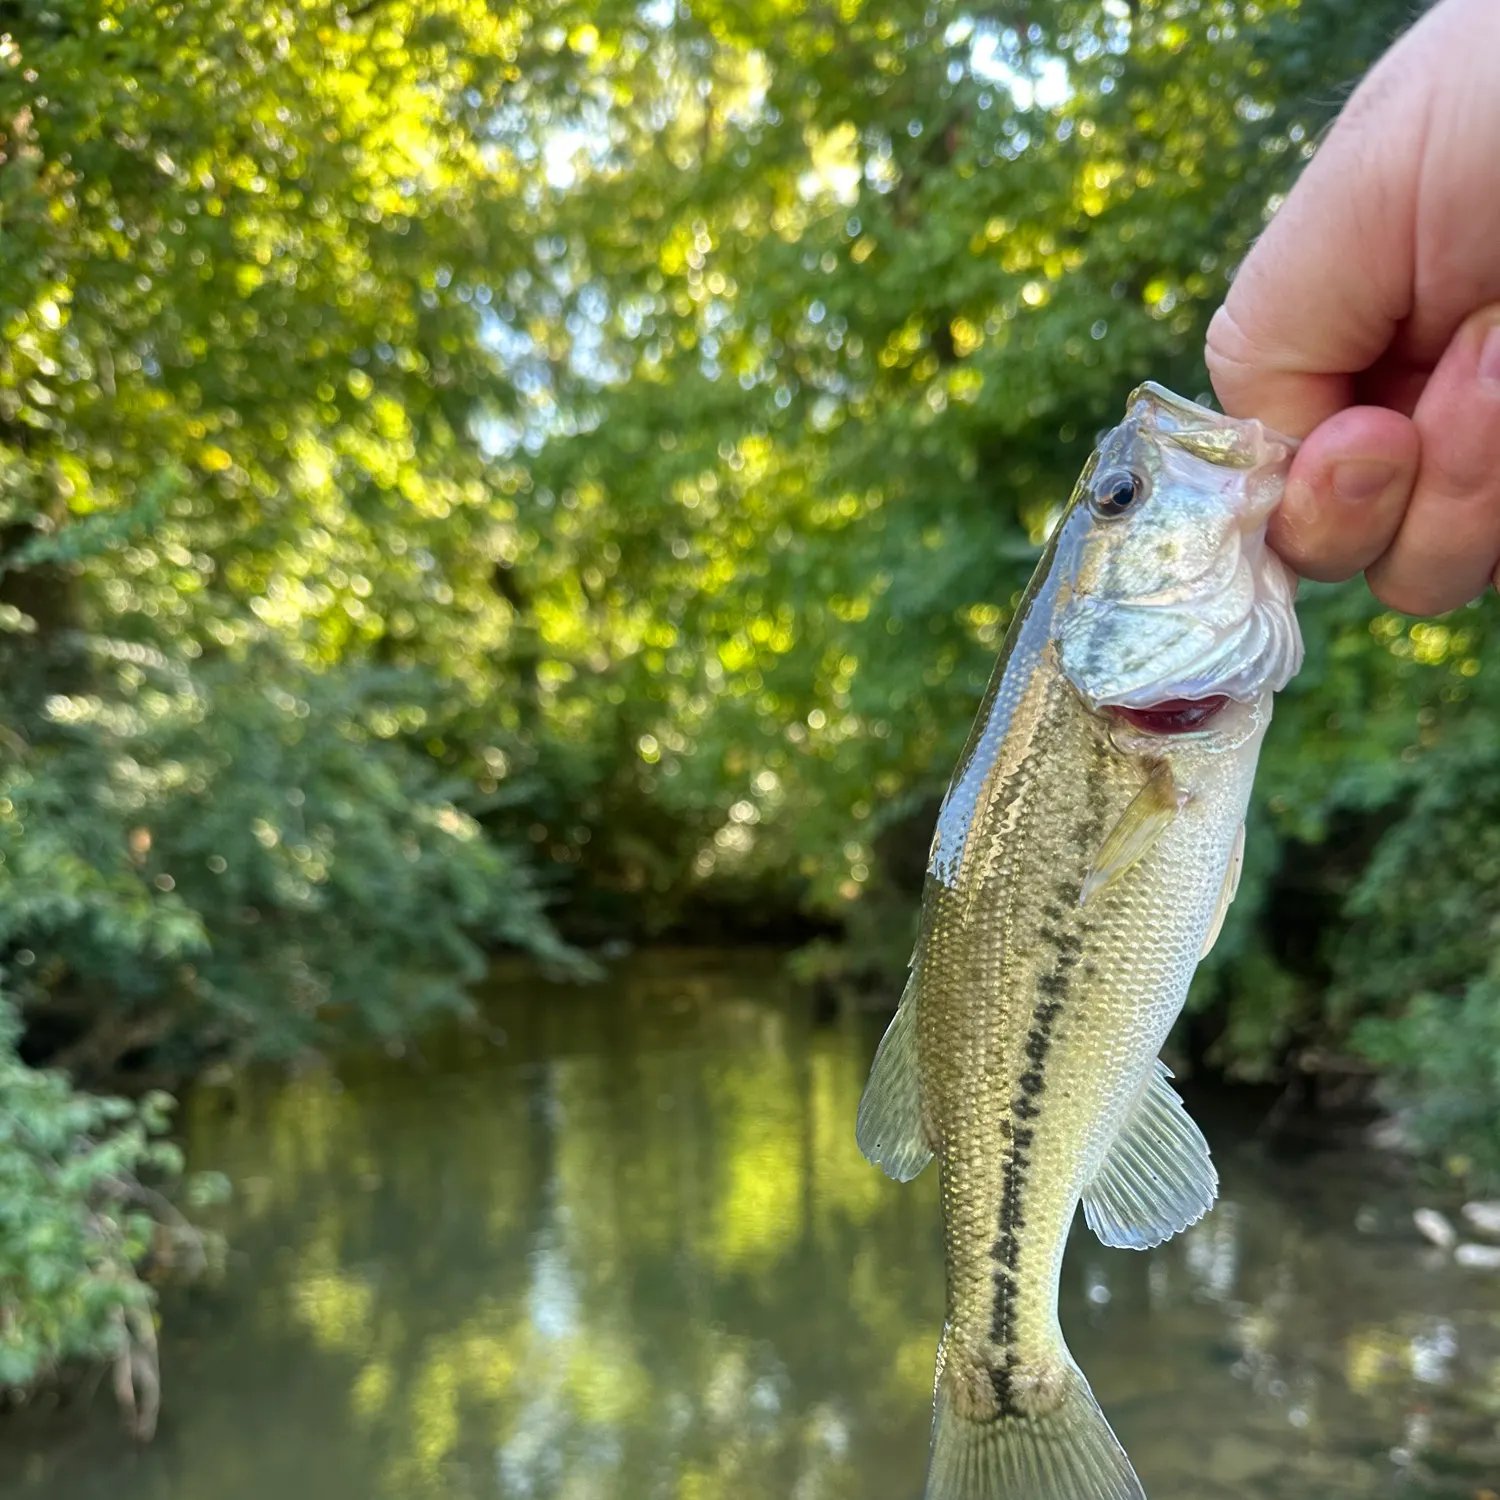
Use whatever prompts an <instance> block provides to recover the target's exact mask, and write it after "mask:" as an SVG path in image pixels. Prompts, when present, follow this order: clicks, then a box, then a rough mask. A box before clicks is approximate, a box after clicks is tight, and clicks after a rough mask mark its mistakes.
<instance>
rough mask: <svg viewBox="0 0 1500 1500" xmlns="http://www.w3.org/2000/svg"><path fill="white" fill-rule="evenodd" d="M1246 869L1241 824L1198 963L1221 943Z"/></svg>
mask: <svg viewBox="0 0 1500 1500" xmlns="http://www.w3.org/2000/svg"><path fill="white" fill-rule="evenodd" d="M1244 868H1245V825H1244V824H1243V823H1241V824H1240V831H1239V832H1238V833H1237V834H1236V835H1235V838H1234V853H1233V854H1231V855H1230V856H1229V868H1228V869H1226V870H1225V871H1224V884H1223V886H1222V888H1221V889H1220V891H1219V905H1218V907H1217V909H1216V910H1215V911H1214V920H1213V926H1212V927H1210V928H1209V929H1208V936H1207V937H1206V938H1204V940H1203V951H1202V952H1201V953H1200V954H1199V955H1198V962H1199V963H1202V962H1203V960H1204V959H1205V958H1207V957H1208V955H1209V953H1210V952H1211V951H1212V949H1213V946H1214V944H1215V943H1217V942H1218V941H1219V934H1220V933H1221V932H1223V930H1224V918H1225V917H1226V916H1227V915H1228V914H1229V903H1230V902H1231V901H1233V900H1234V895H1235V892H1236V891H1238V890H1239V888H1240V871H1241V870H1243V869H1244Z"/></svg>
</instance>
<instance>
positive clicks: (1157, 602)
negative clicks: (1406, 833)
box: [858, 385, 1302, 1500]
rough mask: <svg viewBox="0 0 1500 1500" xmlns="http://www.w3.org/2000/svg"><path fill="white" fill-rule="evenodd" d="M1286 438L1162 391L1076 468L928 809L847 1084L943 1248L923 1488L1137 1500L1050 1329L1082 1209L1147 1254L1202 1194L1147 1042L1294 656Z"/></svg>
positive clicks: (1211, 929) (1187, 961)
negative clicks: (862, 1067) (865, 1051)
mask: <svg viewBox="0 0 1500 1500" xmlns="http://www.w3.org/2000/svg"><path fill="white" fill-rule="evenodd" d="M1294 446H1295V445H1294V444H1293V443H1292V442H1291V441H1290V440H1289V439H1284V438H1280V437H1278V436H1277V435H1276V434H1274V433H1271V432H1269V431H1267V430H1266V429H1265V428H1263V427H1262V426H1261V425H1260V424H1259V423H1258V422H1249V421H1236V420H1234V419H1231V418H1228V417H1223V416H1220V415H1219V414H1217V413H1216V412H1212V411H1209V410H1207V409H1206V408H1204V407H1201V406H1197V405H1195V404H1194V403H1192V402H1190V401H1185V400H1183V399H1182V398H1180V397H1178V396H1174V395H1173V394H1172V393H1171V392H1169V391H1166V390H1164V389H1162V388H1161V387H1160V386H1156V385H1144V386H1142V387H1141V388H1140V389H1139V390H1137V391H1136V392H1135V393H1134V394H1133V395H1132V396H1131V398H1130V402H1129V407H1128V411H1127V414H1126V417H1125V420H1124V421H1123V422H1122V423H1121V424H1120V426H1118V427H1116V428H1114V429H1113V430H1112V431H1111V432H1109V433H1108V434H1107V435H1106V436H1105V438H1104V440H1103V441H1102V443H1101V444H1100V446H1099V448H1098V449H1097V450H1096V451H1095V453H1094V455H1093V456H1092V457H1091V459H1090V460H1089V463H1088V465H1087V467H1086V468H1085V470H1084V472H1083V476H1082V478H1081V479H1080V480H1079V483H1078V486H1077V489H1076V490H1075V491H1074V494H1073V498H1072V500H1071V501H1070V502H1069V505H1068V508H1067V510H1066V512H1065V513H1064V514H1063V516H1062V518H1061V520H1060V521H1059V523H1058V525H1057V527H1056V528H1055V530H1054V532H1053V535H1052V539H1051V542H1050V544H1049V546H1048V548H1047V550H1046V552H1045V554H1044V556H1043V557H1042V560H1041V562H1040V564H1039V565H1038V567H1037V570H1036V574H1035V576H1034V577H1033V578H1032V581H1031V584H1030V587H1029V588H1028V590H1027V592H1026V594H1025V596H1024V597H1023V599H1022V602H1021V605H1020V607H1019V609H1018V610H1017V612H1016V615H1015V618H1014V620H1013V621H1012V623H1011V626H1010V630H1009V632H1008V634H1007V636H1006V639H1005V644H1004V646H1003V647H1002V649H1001V653H1000V659H999V663H998V664H997V666H996V668H995V672H994V676H993V678H992V679H991V682H990V686H989V690H988V692H987V694H986V696H985V700H984V702H983V704H982V706H981V708H980V711H979V716H978V719H977V721H976V722H975V725H974V728H973V730H972V732H971V734H970V737H969V742H968V746H967V748H966V749H965V751H964V754H963V757H962V759H961V760H960V762H959V766H958V770H957V771H956V773H955V775H954V778H953V781H952V783H951V785H950V787H949V789H948V794H947V797H946V799H945V800H944V803H943V807H942V811H941V813H940V815H939V817H938V826H937V832H936V835H935V837H934V839H933V844H932V853H931V856H930V860H929V864H928V875H927V881H926V890H925V895H924V898H923V907H922V922H921V931H920V935H919V937H918V940H917V948H916V952H915V953H914V955H913V958H912V967H911V975H910V979H909V982H908V984H907V987H906V991H905V994H904V996H903V998H902V1001H901V1005H900V1008H899V1009H898V1011H897V1013H896V1017H895V1019H894V1020H893V1021H892V1022H891V1025H890V1028H889V1030H888V1031H887V1032H886V1035H885V1037H884V1039H883V1040H882V1042H881V1044H880V1049H879V1051H878V1052H877V1053H876V1056H875V1062H874V1066H873V1068H872V1070H871V1074H870V1081H869V1083H868V1084H867V1086H866V1088H865V1093H864V1097H863V1099H862V1100H861V1103H860V1109H859V1122H858V1136H859V1144H860V1148H861V1149H862V1150H863V1151H864V1153H865V1155H866V1156H867V1157H868V1158H869V1159H870V1160H871V1161H872V1162H875V1163H877V1164H878V1165H879V1166H881V1167H882V1168H883V1169H884V1170H885V1171H886V1172H887V1173H888V1174H889V1175H891V1176H892V1177H895V1178H897V1179H898V1180H900V1181H906V1180H908V1179H910V1178H912V1177H915V1176H916V1174H917V1173H918V1172H920V1171H921V1170H922V1169H923V1167H924V1166H926V1164H927V1163H928V1162H929V1161H930V1160H931V1159H932V1158H933V1157H936V1158H937V1163H938V1172H939V1175H940V1178H941V1183H940V1187H941V1202H942V1213H943V1226H944V1232H945V1244H946V1252H947V1272H948V1284H947V1291H948V1295H947V1322H946V1325H945V1327H944V1329H943V1334H942V1339H941V1342H940V1344H939V1347H938V1356H937V1379H936V1386H935V1400H934V1417H933V1433H932V1451H931V1456H930V1459H929V1463H928V1471H927V1488H926V1500H1144V1494H1143V1491H1142V1489H1141V1485H1140V1481H1139V1480H1138V1479H1137V1478H1136V1476H1135V1473H1134V1471H1133V1470H1132V1468H1131V1466H1130V1461H1129V1460H1128V1459H1127V1458H1126V1456H1125V1453H1124V1450H1123V1449H1122V1448H1121V1447H1120V1444H1119V1442H1118V1441H1117V1440H1116V1438H1115V1436H1114V1434H1113V1432H1112V1431H1111V1430H1110V1427H1109V1424H1108V1422H1107V1421H1106V1420H1105V1417H1104V1415H1103V1413H1102V1412H1101V1411H1100V1409H1099V1406H1098V1404H1097V1402H1096V1401H1095V1399H1094V1396H1093V1393H1092V1392H1091V1391H1090V1389H1089V1385H1088V1382H1087V1380H1086V1379H1085V1378H1084V1376H1083V1374H1082V1373H1081V1372H1080V1370H1079V1369H1078V1367H1077V1365H1076V1364H1075V1363H1074V1362H1073V1359H1072V1357H1071V1356H1070V1354H1069V1352H1068V1349H1067V1345H1066V1344H1065V1343H1064V1341H1063V1336H1062V1331H1061V1329H1060V1328H1059V1326H1058V1319H1057V1287H1058V1276H1059V1273H1060V1271H1061V1268H1062V1256H1063V1247H1064V1243H1065V1241H1066V1239H1067V1235H1068V1230H1069V1227H1070V1225H1071V1223H1072V1221H1073V1217H1074V1213H1075V1210H1076V1209H1077V1207H1078V1204H1079V1201H1080V1199H1081V1200H1082V1202H1083V1206H1084V1214H1085V1217H1086V1219H1087V1221H1088V1224H1089V1225H1090V1227H1091V1228H1092V1229H1093V1230H1094V1232H1095V1233H1096V1234H1097V1235H1098V1236H1099V1238H1100V1239H1101V1240H1103V1241H1104V1243H1105V1244H1107V1245H1117V1246H1129V1247H1133V1248H1137V1249H1144V1248H1146V1247H1148V1246H1151V1245H1156V1244H1160V1243H1161V1242H1162V1241H1164V1240H1166V1239H1169V1238H1170V1237H1171V1236H1172V1235H1174V1234H1176V1233H1178V1232H1179V1231H1180V1230H1182V1229H1185V1228H1186V1227H1187V1226H1188V1225H1190V1224H1192V1223H1195V1222H1196V1221H1197V1220H1198V1219H1200V1218H1202V1216H1203V1215H1204V1214H1206V1213H1207V1212H1208V1210H1209V1209H1210V1208H1211V1207H1212V1205H1213V1201H1214V1198H1215V1195H1216V1194H1217V1191H1218V1178H1217V1174H1216V1173H1215V1171H1214V1167H1213V1163H1212V1162H1211V1161H1210V1159H1209V1152H1208V1146H1207V1144H1206V1143H1205V1142H1204V1139H1203V1137H1202V1135H1201V1134H1200V1133H1199V1131H1198V1128H1197V1126H1196V1125H1195V1124H1194V1123H1193V1121H1192V1119H1191V1118H1190V1117H1189V1115H1188V1113H1187V1111H1186V1109H1185V1108H1184V1107H1183V1104H1182V1101H1181V1099H1180V1098H1178V1096H1177V1094H1176V1092H1175V1091H1174V1090H1173V1088H1172V1086H1171V1084H1170V1083H1169V1082H1168V1079H1169V1078H1170V1076H1171V1075H1170V1073H1169V1072H1168V1071H1167V1070H1166V1068H1165V1067H1164V1066H1163V1064H1162V1063H1161V1062H1160V1061H1159V1060H1158V1057H1157V1054H1158V1052H1159V1050H1160V1048H1161V1046H1162V1043H1163V1042H1164V1040H1165V1039H1166V1036H1167V1032H1168V1030H1169V1029H1170V1028H1171V1026H1172V1023H1173V1021H1174V1020H1175V1019H1176V1017H1177V1015H1178V1012H1179V1011H1180V1010H1181V1008H1182V1004H1183V1001H1184V999H1185V998H1186V995H1187V989H1188V983H1189V981H1190V980H1191V978H1192V975H1193V970H1194V969H1195V968H1196V966H1197V964H1198V961H1199V959H1200V958H1201V957H1202V956H1203V954H1204V953H1206V952H1207V951H1208V949H1209V947H1211V946H1212V944H1213V941H1214V939H1215V938H1216V937H1217V935H1218V930H1219V926H1220V924H1221V923H1222V921H1223V917H1224V911H1225V909H1226V908H1227V906H1228V904H1229V902H1230V901H1231V900H1232V899H1233V896H1234V890H1235V886H1236V884H1237V881H1238V874H1239V863H1240V859H1241V857H1242V853H1243V849H1244V818H1245V807H1246V803H1247V802H1248V800H1249V796H1250V785H1251V782H1252V780H1253V778H1254V775H1255V763H1256V759H1257V757H1258V756H1259V753H1260V746H1261V741H1262V739H1263V738H1264V736H1265V732H1266V726H1267V725H1268V724H1269V722H1270V718H1271V699H1272V695H1273V693H1275V692H1276V691H1278V690H1279V689H1280V688H1282V687H1284V686H1285V685H1286V683H1287V681H1288V680H1289V679H1290V678H1291V676H1292V675H1293V673H1295V672H1296V671H1297V669H1298V667H1299V666H1300V665H1301V661H1302V638H1301V634H1300V632H1299V630H1298V626H1297V619H1296V615H1295V613H1294V610H1293V600H1294V595H1295V583H1294V581H1293V579H1292V577H1291V575H1290V573H1289V572H1288V571H1287V569H1286V568H1285V566H1284V565H1283V564H1282V563H1281V561H1280V560H1279V559H1278V558H1277V557H1276V556H1275V554H1274V553H1272V552H1271V551H1270V550H1269V549H1268V548H1267V546H1266V521H1267V519H1268V517H1269V516H1270V513H1271V511H1272V510H1273V509H1274V508H1275V505H1276V503H1277V501H1278V500H1279V499H1280V496H1281V491H1282V487H1283V483H1284V480H1285V476H1286V469H1287V464H1288V462H1289V460H1290V458H1291V454H1292V451H1293V449H1294Z"/></svg>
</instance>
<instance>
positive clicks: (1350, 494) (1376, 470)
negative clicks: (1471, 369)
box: [1333, 335, 1493, 501]
mask: <svg viewBox="0 0 1500 1500" xmlns="http://www.w3.org/2000/svg"><path fill="white" fill-rule="evenodd" d="M1492 337H1493V335H1492ZM1395 477H1396V466H1395V464H1391V463H1387V462H1386V461H1385V459H1383V458H1346V459H1345V460H1344V461H1343V463H1340V464H1335V465H1334V466H1333V492H1334V494H1335V495H1337V496H1338V497H1339V499H1340V500H1351V501H1360V500H1373V499H1374V498H1375V497H1376V496H1377V495H1379V494H1380V493H1381V492H1382V491H1383V490H1384V489H1385V488H1386V486H1387V485H1388V484H1390V482H1391V480H1393V479H1394V478H1395Z"/></svg>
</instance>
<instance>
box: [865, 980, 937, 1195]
mask: <svg viewBox="0 0 1500 1500" xmlns="http://www.w3.org/2000/svg"><path fill="white" fill-rule="evenodd" d="M854 1134H855V1139H856V1140H857V1141H858V1142H859V1149H860V1150H861V1151H862V1152H864V1154H865V1158H866V1160H867V1161H871V1162H873V1163H874V1164H875V1165H876V1166H877V1167H879V1168H880V1169H881V1171H883V1172H884V1173H885V1174H886V1175H887V1176H888V1177H894V1178H895V1179H896V1181H897V1182H910V1181H911V1179H912V1178H913V1177H915V1176H916V1175H917V1173H918V1172H920V1171H921V1170H922V1168H923V1167H925V1166H926V1165H927V1163H928V1162H930V1161H931V1160H932V1147H931V1146H929V1145H928V1144H927V1136H926V1134H925V1132H924V1130H923V1128H922V1082H921V1079H920V1077H919V1076H918V1073H917V999H916V976H915V975H913V976H912V978H911V979H910V980H909V981H908V983H907V986H906V993H905V994H904V995H903V996H902V997H901V1004H900V1005H899V1006H897V1008H896V1015H895V1018H894V1019H893V1020H892V1022H891V1024H890V1025H889V1026H888V1027H887V1028H886V1033H885V1035H884V1036H883V1037H882V1038H881V1039H880V1046H879V1047H878V1048H877V1049H876V1052H875V1061H874V1063H873V1064H872V1065H871V1067H870V1080H869V1082H868V1083H866V1084H865V1091H864V1094H863V1096H862V1097H861V1099H860V1101H859V1120H858V1122H857V1124H856V1125H855V1128H854Z"/></svg>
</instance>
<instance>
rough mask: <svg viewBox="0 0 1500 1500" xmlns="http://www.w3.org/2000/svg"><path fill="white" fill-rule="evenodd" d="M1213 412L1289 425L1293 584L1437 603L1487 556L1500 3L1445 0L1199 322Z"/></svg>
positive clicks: (1432, 610) (1495, 341)
mask: <svg viewBox="0 0 1500 1500" xmlns="http://www.w3.org/2000/svg"><path fill="white" fill-rule="evenodd" d="M1207 357H1208V368H1209V373H1210V375H1211V376H1212V378H1213V383H1214V389H1215V390H1216V391H1217V393H1218V396H1219V399H1220V401H1221V403H1222V404H1223V407H1224V409H1225V410H1226V411H1227V412H1229V413H1230V414H1231V415H1233V416H1239V417H1258V418H1260V419H1261V420H1262V421H1263V422H1265V423H1267V424H1268V425H1269V426H1271V427H1274V428H1278V429H1279V430H1281V431H1283V432H1286V433H1288V434H1290V435H1292V436H1294V437H1299V438H1302V439H1304V442H1303V445H1302V447H1301V449H1300V451H1299V452H1298V454H1297V457H1296V459H1295V461H1294V463H1293V465H1292V470H1291V476H1290V479H1289V482H1288V485H1287V490H1286V496H1285V499H1284V501H1283V503H1282V505H1281V507H1280V509H1279V510H1278V512H1277V514H1276V516H1275V517H1274V519H1273V521H1272V523H1271V542H1272V545H1273V546H1275V548H1276V549H1277V551H1279V552H1280V553H1281V555H1282V556H1283V557H1284V558H1286V560H1287V561H1288V562H1289V563H1290V564H1291V565H1292V566H1293V567H1294V568H1295V569H1296V570H1297V571H1298V572H1300V573H1301V574H1303V575H1304V576H1305V577H1308V578H1316V579H1323V580H1334V579H1343V578H1350V577H1353V576H1354V575H1355V574H1357V573H1361V572H1363V573H1364V574H1365V576H1366V578H1367V579H1368V581H1369V584H1370V587H1371V589H1373V590H1374V592H1375V594H1376V595H1377V597H1379V598H1380V599H1381V600H1382V601H1383V602H1384V603H1386V604H1387V605H1389V606H1390V607H1391V608H1393V609H1399V610H1403V611H1406V612H1409V613H1412V614H1423V615H1430V614H1439V613H1441V612H1443V611H1445V610H1449V609H1455V608H1457V607H1458V606H1459V605H1462V604H1466V603H1467V602H1468V601H1469V600H1471V599H1474V598H1477V597H1478V596H1479V595H1481V594H1482V593H1483V592H1484V591H1485V590H1486V589H1487V588H1488V587H1489V586H1490V584H1491V582H1492V581H1497V568H1500V0H1441V3H1440V4H1438V5H1436V6H1434V7H1433V9H1432V10H1430V11H1429V12H1428V13H1427V14H1426V15H1425V16H1424V17H1423V18H1422V19H1421V20H1420V21H1419V22H1418V23H1417V24H1416V25H1415V26H1414V27H1413V28H1412V29H1411V30H1410V31H1409V32H1407V34H1406V35H1405V36H1403V37H1402V38H1401V39H1400V41H1398V42H1397V43H1396V44H1395V45H1394V46H1393V47H1392V48H1391V50H1390V51H1389V52H1387V53H1386V55H1385V56H1384V57H1383V58H1382V59H1381V61H1380V62H1379V63H1378V64H1377V65H1376V66H1375V67H1374V68H1373V69H1372V70H1371V72H1370V74H1369V75H1368V76H1367V77H1366V79H1365V80H1364V82H1363V83H1362V84H1361V85H1360V86H1359V88H1358V89H1357V90H1355V92H1354V94H1353V95H1352V96H1351V97H1350V99H1349V102H1348V104H1347V105H1346V106H1345V108H1344V110H1343V112H1342V114H1341V115H1340V116H1339V119H1338V120H1337V122H1336V123H1335V125H1334V126H1333V128H1332V130H1331V131H1330V133H1329V134H1328V136H1327V138H1326V140H1325V141H1324V142H1323V144H1322V145H1321V146H1320V148H1319V150H1318V153H1317V155H1316V156H1315V157H1314V158H1313V160H1312V162H1311V163H1310V164H1309V166H1308V168H1307V170H1306V171H1305V172H1304V173H1303V175H1302V177H1301V178H1300V180H1299V181H1298V183H1297V185H1296V186H1295V187H1294V188H1293V190H1292V191H1291V192H1290V193H1289V194H1288V196H1287V199H1286V202H1285V203H1284V204H1283V205H1282V207H1281V209H1280V211H1279V212H1278V213H1277V214H1276V216H1275V218H1274V219H1273V220H1272V222H1271V223H1270V225H1269V226H1268V227H1267V229H1266V231H1265V233H1264V234H1263V235H1262V236H1261V237H1260V239H1259V241H1258V242H1257V243H1256V245H1255V247H1254V249H1253V250H1252V251H1251V252H1250V254H1249V255H1248V257H1247V258H1246V260H1245V262H1244V264H1243V266H1242V267H1241V268H1240V271H1239V274H1238V275H1237V276H1236V277H1235V280H1234V283H1233V285H1232V287H1231V288H1230V292H1229V296H1228V298H1227V299H1226V301H1225V303H1224V306H1223V307H1222V308H1221V309H1220V310H1219V312H1218V313H1217V314H1216V315H1215V317H1214V320H1213V323H1212V324H1211V325H1210V328H1209V333H1208V350H1207Z"/></svg>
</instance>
